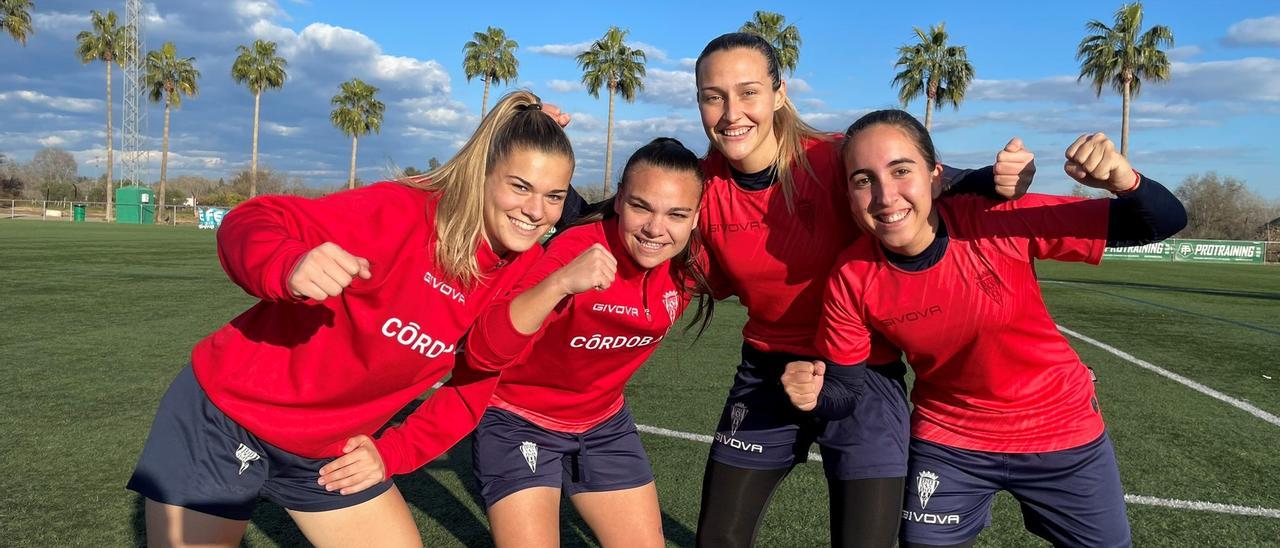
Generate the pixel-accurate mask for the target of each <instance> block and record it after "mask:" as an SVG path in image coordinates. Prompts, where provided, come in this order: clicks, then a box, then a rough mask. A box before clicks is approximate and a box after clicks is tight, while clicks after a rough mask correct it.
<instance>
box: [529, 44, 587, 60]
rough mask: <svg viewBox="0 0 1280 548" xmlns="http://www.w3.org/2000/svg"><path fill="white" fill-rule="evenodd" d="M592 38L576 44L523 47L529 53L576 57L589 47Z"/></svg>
mask: <svg viewBox="0 0 1280 548" xmlns="http://www.w3.org/2000/svg"><path fill="white" fill-rule="evenodd" d="M592 42H593V41H592V40H588V41H586V42H578V43H576V44H546V45H542V46H529V47H526V48H523V49H526V50H528V51H529V52H531V53H541V54H543V55H552V56H555V57H576V56H577V55H578V54H579V53H582V52H584V51H587V48H590V47H591V43H592Z"/></svg>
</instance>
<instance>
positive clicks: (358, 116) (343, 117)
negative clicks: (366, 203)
mask: <svg viewBox="0 0 1280 548" xmlns="http://www.w3.org/2000/svg"><path fill="white" fill-rule="evenodd" d="M377 93H378V88H375V87H373V86H371V85H369V84H366V83H364V82H362V81H360V79H359V78H352V79H351V81H349V82H343V83H342V87H341V88H340V89H339V91H338V94H337V95H334V96H333V99H332V100H331V101H329V102H330V103H331V104H332V105H333V106H334V107H335V108H334V109H333V112H332V113H331V114H329V121H331V122H333V125H334V127H336V128H338V129H339V130H341V131H342V132H343V133H345V134H347V135H350V136H351V175H350V176H349V177H348V178H347V188H355V187H356V149H357V146H358V142H357V141H358V140H359V138H360V136H361V135H365V134H368V133H369V132H370V131H372V132H374V133H378V132H379V131H381V130H382V113H383V111H385V110H386V105H383V104H382V101H379V100H377V99H376V98H375V97H374V96H375V95H377Z"/></svg>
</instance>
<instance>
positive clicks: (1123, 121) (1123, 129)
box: [1120, 80, 1129, 158]
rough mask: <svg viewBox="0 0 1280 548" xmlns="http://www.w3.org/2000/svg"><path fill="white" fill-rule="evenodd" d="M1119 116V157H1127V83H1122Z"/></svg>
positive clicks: (1126, 81)
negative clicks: (1122, 91)
mask: <svg viewBox="0 0 1280 548" xmlns="http://www.w3.org/2000/svg"><path fill="white" fill-rule="evenodd" d="M1121 97H1122V99H1121V102H1122V103H1123V106H1122V107H1121V114H1120V155H1121V156H1124V157H1126V158H1128V157H1129V81H1128V80H1125V81H1124V93H1122V94H1121Z"/></svg>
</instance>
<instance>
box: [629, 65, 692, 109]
mask: <svg viewBox="0 0 1280 548" xmlns="http://www.w3.org/2000/svg"><path fill="white" fill-rule="evenodd" d="M696 96H697V86H696V84H695V78H694V76H693V73H692V72H689V71H684V70H662V69H658V68H650V69H648V70H647V71H646V73H645V77H644V91H642V92H640V99H641V100H643V101H646V102H650V103H659V104H663V105H671V106H675V107H687V106H692V105H693V104H694V98H695V97H696Z"/></svg>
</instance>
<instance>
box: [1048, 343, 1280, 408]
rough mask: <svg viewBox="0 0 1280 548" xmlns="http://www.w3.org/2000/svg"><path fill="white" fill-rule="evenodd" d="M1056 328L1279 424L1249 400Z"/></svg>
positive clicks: (1109, 346)
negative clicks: (1229, 394)
mask: <svg viewBox="0 0 1280 548" xmlns="http://www.w3.org/2000/svg"><path fill="white" fill-rule="evenodd" d="M1058 330H1059V331H1061V332H1063V333H1066V334H1068V335H1071V336H1072V337H1075V338H1077V339H1080V340H1082V341H1084V342H1087V343H1089V344H1091V345H1093V346H1096V347H1098V348H1101V349H1103V350H1106V351H1107V352H1110V353H1111V354H1114V355H1116V356H1118V357H1120V358H1121V359H1123V360H1125V361H1127V362H1129V363H1132V364H1134V365H1136V366H1138V367H1141V368H1143V369H1146V370H1148V371H1151V372H1152V373H1155V374H1157V375H1160V376H1162V377H1165V378H1168V379H1170V380H1172V381H1174V382H1177V383H1179V384H1182V385H1184V386H1186V387H1187V388H1190V389H1192V390H1195V391H1196V392H1199V393H1201V394H1204V395H1206V396H1209V397H1210V398H1213V399H1215V400H1218V401H1221V402H1223V403H1226V404H1227V405H1230V406H1232V407H1234V408H1236V409H1239V410H1241V411H1244V412H1246V413H1248V414H1250V415H1253V416H1255V417H1258V418H1260V419H1262V420H1264V421H1267V422H1269V423H1271V424H1272V425H1274V426H1280V417H1277V416H1275V415H1273V414H1271V413H1268V412H1266V411H1263V410H1262V409H1259V408H1258V407H1257V406H1255V405H1253V404H1251V403H1249V402H1247V401H1244V400H1241V399H1237V398H1233V397H1231V396H1228V395H1226V394H1223V393H1222V392H1219V391H1217V390H1214V389H1212V388H1209V387H1208V386H1205V385H1203V384H1200V383H1198V382H1196V381H1193V380H1191V379H1188V378H1186V377H1184V376H1182V375H1179V374H1177V373H1174V372H1172V371H1169V370H1167V369H1164V368H1162V367H1159V366H1157V365H1155V364H1152V363H1151V362H1148V361H1146V360H1143V359H1139V358H1136V357H1134V356H1133V355H1132V354H1130V353H1128V352H1125V351H1123V350H1120V349H1119V348H1116V347H1114V346H1111V345H1109V344H1107V343H1104V342H1101V341H1098V340H1095V339H1092V338H1089V337H1086V336H1084V335H1082V334H1080V333H1077V332H1075V331H1072V330H1070V329H1067V328H1066V327H1063V326H1062V325H1058Z"/></svg>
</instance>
